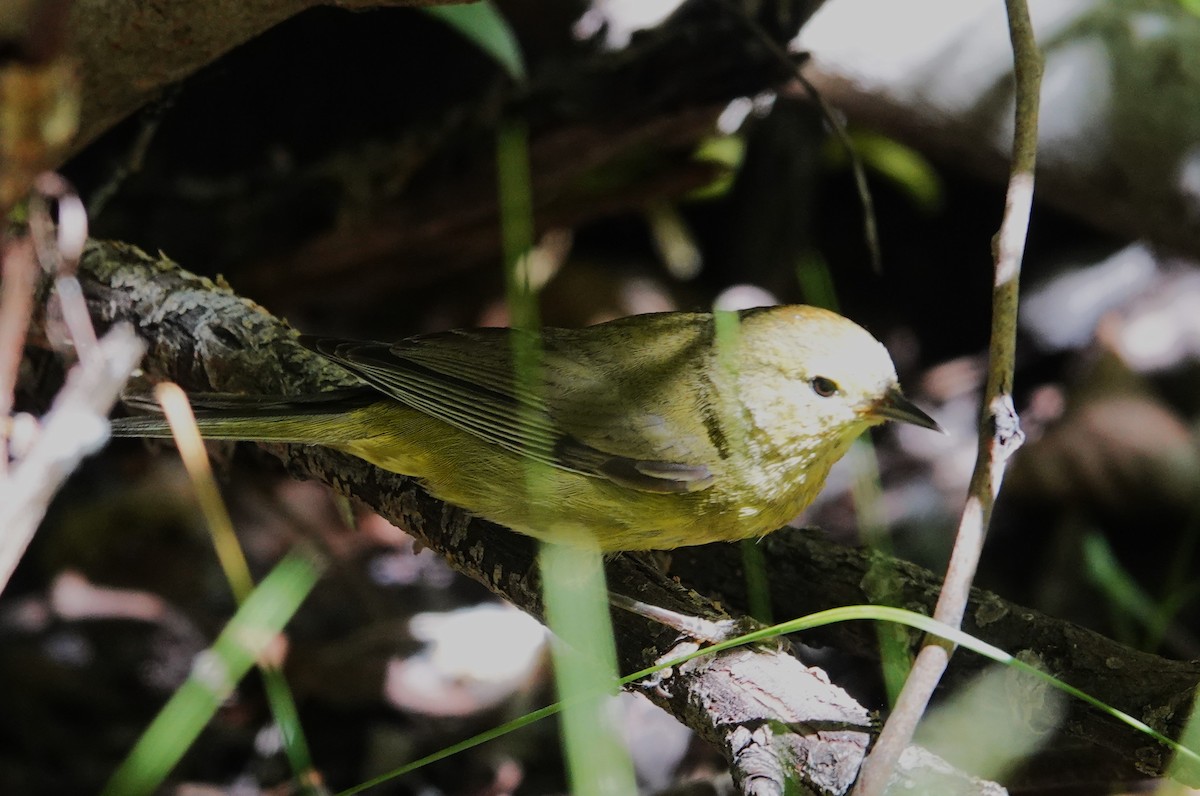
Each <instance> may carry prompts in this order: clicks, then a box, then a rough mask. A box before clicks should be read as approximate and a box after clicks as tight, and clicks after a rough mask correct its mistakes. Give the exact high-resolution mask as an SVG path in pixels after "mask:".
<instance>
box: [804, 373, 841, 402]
mask: <svg viewBox="0 0 1200 796" xmlns="http://www.w3.org/2000/svg"><path fill="white" fill-rule="evenodd" d="M809 385H810V386H812V388H813V392H815V393H816V394H817V395H819V396H821V397H822V398H828V397H829V396H831V395H833V394H834V393H836V392H837V391H838V386H837V382H836V381H834V380H833V379H827V378H825V377H824V376H814V377H813V379H812V381H810V382H809Z"/></svg>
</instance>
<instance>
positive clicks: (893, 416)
mask: <svg viewBox="0 0 1200 796" xmlns="http://www.w3.org/2000/svg"><path fill="white" fill-rule="evenodd" d="M871 414H873V415H875V416H876V417H882V418H883V419H885V420H898V421H900V422H901V423H912V424H913V425H914V426H920V427H921V428H928V429H932V430H933V431H942V427H941V426H939V425H938V424H937V421H935V420H934V419H933V418H932V417H930V416H929V415H927V414H925V412H923V411H922V410H921V409H920V408H918V407H917V405H916V404H914V403H913V402H912V401H910V400H908V399H907V398H905V397H904V393H902V392H900V388H899V387H892V388H891V389H890V390H888V391H887V394H886V395H884V396H883V397H882V398H880V399H879V400H878V401H877V402H876V403H875V405H874V406H872V407H871ZM942 433H943V434H945V433H946V432H944V431H942Z"/></svg>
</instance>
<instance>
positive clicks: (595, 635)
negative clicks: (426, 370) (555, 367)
mask: <svg viewBox="0 0 1200 796" xmlns="http://www.w3.org/2000/svg"><path fill="white" fill-rule="evenodd" d="M496 161H497V182H498V187H499V197H498V202H499V207H500V225H501V239H502V244H503V248H504V266H505V269H504V273H505V286H506V293H507V298H508V307H509V313H510V315H511V320H512V326H513V328H515V329H517V330H518V332H517V333H514V334H513V335H512V338H511V339H512V341H513V368H514V371H515V372H514V374H513V377H514V379H516V382H517V384H518V385H520V387H521V389H522V390H523V391H524V392H526V393H527V394H531V395H538V394H539V392H540V390H541V384H542V379H541V368H542V358H541V355H542V350H541V338H540V336H539V335H538V334H537V331H538V329H539V328H540V323H539V318H538V307H537V297H536V295H535V293H534V291H533V289H532V287H531V286H530V281H529V268H528V260H529V255H530V252H531V251H532V249H533V235H534V229H535V226H534V219H533V189H532V185H531V179H530V173H529V141H528V134H527V131H526V129H525V126H524V124H523V123H521V122H517V121H507V122H505V123H503V124H502V125H501V127H500V129H499V131H498V133H497V139H496ZM522 332H527V333H522ZM524 411H527V412H536V411H537V410H536V409H534V408H527V409H525V410H524ZM529 420H530V422H532V420H533V418H532V417H531V418H529ZM526 461H527V465H526V473H525V484H526V490H527V492H528V495H527V500H529V502H530V505H532V506H538V505H545V504H546V503H547V502H548V501H549V500H552V499H553V498H552V496H550V495H549V494H548V490H549V489H550V485H551V483H552V482H551V476H550V474H549V473H548V468H547V467H546V466H545V465H541V464H539V463H538V462H536V461H534V460H533V459H532V458H527V459H526ZM547 532H548V533H552V532H553V529H547ZM538 561H539V565H540V567H541V572H542V590H543V598H544V601H545V605H546V619H547V622H548V624H549V627H550V630H551V632H553V633H554V635H555V636H556V637H557V639H560V640H561V641H562V642H563V643H565V644H566V645H569V646H570V647H571V648H573V649H574V650H576V651H577V652H583V653H585V655H570V654H566V653H565V652H564V650H563V649H562V644H555V645H553V646H552V648H551V650H552V657H553V661H554V677H555V682H556V685H557V687H558V693H559V695H560V697H561V698H562V699H563V700H564V701H565V702H566V703H567V704H569V705H570V706H571V707H570V708H569V709H568V710H566V711H565V712H564V714H563V720H562V740H563V751H564V754H565V756H566V760H567V771H568V775H569V778H570V781H571V790H572V793H575V794H583V795H584V796H591V795H592V794H595V796H624V794H628V793H636V792H637V786H636V782H635V779H634V776H633V764H632V763H631V762H630V760H629V755H628V754H627V753H626V752H625V750H624V747H623V746H622V744H621V742H620V739H619V737H618V734H617V732H616V728H615V727H613V726H612V722H611V717H610V716H609V715H608V714H607V712H606V710H605V706H606V700H607V696H608V692H611V691H612V690H614V689H615V688H616V686H615V683H616V678H617V653H616V643H615V641H614V640H613V630H612V620H611V617H610V616H609V613H608V599H607V598H608V591H607V589H606V587H605V583H604V567H603V561H602V560H601V556H600V551H599V549H588V548H576V547H572V548H567V547H564V546H561V545H556V544H543V545H542V546H541V550H540V554H539V556H538Z"/></svg>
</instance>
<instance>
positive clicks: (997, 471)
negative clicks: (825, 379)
mask: <svg viewBox="0 0 1200 796" xmlns="http://www.w3.org/2000/svg"><path fill="white" fill-rule="evenodd" d="M1005 5H1006V6H1007V9H1008V27H1009V36H1010V38H1011V40H1012V48H1013V64H1014V70H1013V74H1014V77H1015V82H1016V87H1015V94H1016V118H1015V126H1014V129H1013V155H1012V168H1011V172H1010V177H1009V182H1008V193H1007V196H1006V198H1005V207H1004V219H1003V221H1002V222H1001V224H1000V231H999V232H998V233H997V234H996V237H995V239H994V240H993V256H994V259H995V281H994V283H993V287H992V335H991V344H990V348H989V352H988V353H989V370H988V381H987V388H986V392H985V393H984V400H983V407H982V411H981V418H980V424H979V426H980V427H979V453H978V456H977V457H976V460H975V472H974V473H973V474H972V476H971V485H970V489H969V492H968V497H967V504H966V507H965V508H964V510H963V516H962V520H961V522H960V523H959V528H958V538H957V539H956V540H955V544H954V552H953V553H952V555H951V557H950V565H949V567H948V568H947V571H946V579H945V581H944V584H943V586H942V591H941V594H940V596H939V598H938V603H937V607H936V608H935V609H934V614H933V615H934V618H936V619H938V620H940V621H942V622H945V623H946V624H948V625H951V626H952V627H958V626H959V625H960V624H961V622H962V617H963V612H964V610H965V609H966V604H967V597H968V593H969V591H970V586H971V581H972V579H973V578H974V577H975V569H976V567H977V565H978V563H979V556H980V553H981V551H982V549H983V541H984V536H985V534H986V532H987V526H988V521H989V520H990V519H991V514H992V506H993V504H994V503H995V498H996V493H997V491H998V490H999V489H1000V482H1001V480H1002V479H1003V477H1004V468H1005V466H1006V465H1007V462H1008V458H1009V457H1010V456H1011V455H1012V453H1013V452H1014V451H1015V450H1016V449H1017V448H1018V447H1020V445H1021V442H1022V441H1023V439H1024V436H1023V435H1022V433H1021V429H1020V425H1019V423H1018V419H1017V413H1016V411H1015V410H1014V408H1013V404H1012V382H1013V362H1014V358H1015V356H1014V355H1015V351H1016V329H1017V288H1018V282H1019V277H1020V273H1021V258H1022V255H1023V253H1024V249H1025V238H1026V233H1027V232H1028V229H1029V213H1030V209H1031V206H1032V203H1033V182H1034V165H1035V160H1036V154H1037V120H1038V99H1039V95H1040V91H1041V78H1042V58H1041V54H1040V52H1039V51H1038V47H1037V41H1036V39H1035V38H1034V34H1033V26H1032V24H1031V22H1030V19H1029V9H1028V7H1027V6H1026V4H1025V0H1006V3H1005ZM952 652H953V647H952V646H950V645H947V644H945V643H942V642H938V641H935V640H932V639H930V640H927V641H926V643H925V646H924V647H923V648H922V649H921V652H920V653H919V654H918V655H917V659H916V661H915V662H914V664H913V669H912V673H911V674H910V675H909V677H908V680H907V681H906V682H905V684H904V688H903V689H902V690H901V692H900V696H899V698H898V699H897V701H896V706H895V709H894V710H893V712H892V716H891V718H890V719H889V720H888V722H887V724H885V725H884V728H883V731H882V732H881V733H880V735H879V739H878V740H877V741H876V743H875V748H874V750H873V751H872V752H871V755H870V757H868V758H867V760H866V762H865V763H864V764H863V767H862V772H861V774H860V775H859V780H858V785H857V786H856V788H855V794H856V796H879V794H882V793H883V792H884V789H885V788H886V786H887V783H888V780H889V779H890V777H891V773H892V770H893V769H894V768H895V765H896V761H897V760H898V759H899V758H900V754H901V752H903V751H904V749H905V747H907V746H908V745H909V743H910V742H911V740H912V736H913V732H914V731H915V730H916V726H917V722H918V721H919V720H920V717H921V715H922V714H923V713H924V712H925V707H926V706H927V705H928V704H929V699H930V697H932V696H933V691H934V689H935V688H936V687H937V684H938V681H939V680H941V677H942V673H943V672H944V671H945V670H946V665H947V664H948V663H949V661H950V655H951V653H952Z"/></svg>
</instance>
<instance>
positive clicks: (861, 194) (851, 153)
mask: <svg viewBox="0 0 1200 796" xmlns="http://www.w3.org/2000/svg"><path fill="white" fill-rule="evenodd" d="M721 4H722V5H723V6H725V7H726V8H727V9H729V12H730V13H731V14H732V15H733V16H734V17H736V18H737V19H738V20H740V21H741V22H742V24H744V25H745V26H746V27H747V28H748V29H749V30H750V32H751V33H752V34H753V35H754V37H755V38H756V39H757V40H758V41H759V43H760V44H762V45H763V46H764V47H766V48H767V51H768V52H770V53H771V55H772V57H773V58H775V60H776V61H778V62H779V64H780V66H782V67H784V68H785V69H788V70H790V71H792V72H794V73H795V80H796V83H797V84H798V85H799V86H800V87H801V88H803V89H804V93H805V94H807V95H808V96H809V98H810V99H811V100H812V101H813V102H814V103H815V104H816V106H817V109H818V110H819V111H820V112H821V117H822V118H823V119H824V120H825V123H826V124H827V125H829V129H830V131H832V132H833V136H834V138H836V139H837V140H838V143H839V144H841V146H842V149H843V150H844V151H845V153H846V157H847V158H848V159H849V162H850V173H851V174H853V175H854V189H855V190H856V191H857V192H858V200H859V202H861V203H862V211H863V237H864V239H865V241H866V244H867V253H868V254H869V255H870V256H871V269H872V270H873V271H875V273H877V274H879V273H883V250H882V247H881V246H880V245H879V225H878V224H877V223H876V221H875V199H874V197H873V196H872V195H871V186H870V185H869V184H868V183H867V169H866V167H865V166H864V165H863V162H862V158H861V157H860V156H859V154H858V148H857V147H856V146H854V141H852V140H851V139H850V133H849V132H847V130H846V123H845V122H844V121H843V120H842V117H841V116H840V115H839V114H838V113H837V111H835V110H834V109H833V106H831V105H830V104H829V103H828V102H826V101H825V97H823V96H822V95H821V92H820V91H819V90H817V87H816V86H814V85H813V84H812V83H811V82H809V80H808V78H807V77H805V76H804V73H803V72H801V71H800V62H799V61H797V60H793V58H792V55H791V54H790V53H789V52H788V51H787V48H785V47H784V46H783V45H782V44H780V43H779V42H777V41H775V39H773V38H771V34H770V33H768V32H767V31H766V30H765V29H764V28H763V26H762V25H760V24H758V22H757V20H755V19H754V17H753V16H751V15H750V13H749V12H748V11H747V10H746V8H745V6H744V5H742V4H740V3H734V2H733V1H732V0H721Z"/></svg>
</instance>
